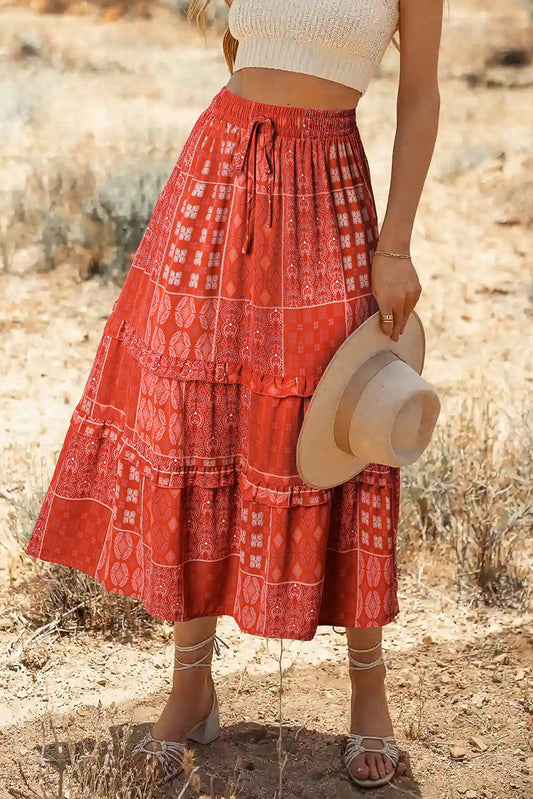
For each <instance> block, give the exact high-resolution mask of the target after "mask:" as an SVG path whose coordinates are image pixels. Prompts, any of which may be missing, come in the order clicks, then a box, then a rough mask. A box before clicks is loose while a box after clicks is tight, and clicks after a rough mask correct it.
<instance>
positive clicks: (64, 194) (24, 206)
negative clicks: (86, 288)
mask: <svg viewBox="0 0 533 799" xmlns="http://www.w3.org/2000/svg"><path fill="white" fill-rule="evenodd" d="M147 158H149V159H150V160H149V163H148V162H147V164H146V166H145V167H139V166H138V165H136V166H134V165H129V164H127V163H124V162H122V161H121V162H120V170H117V172H116V173H115V174H113V175H107V176H104V177H102V178H98V177H97V176H96V174H95V172H94V171H93V170H92V168H91V167H90V166H86V167H84V168H80V169H77V168H76V167H74V168H73V167H72V165H71V164H70V163H69V164H68V165H66V164H65V163H63V162H62V161H59V160H57V161H56V162H53V161H51V162H49V165H50V171H49V172H48V174H47V175H42V174H41V173H40V172H38V171H37V170H36V169H35V168H34V169H33V171H32V172H31V174H30V175H29V176H28V178H27V180H26V183H25V187H24V189H23V190H18V191H16V192H15V193H14V196H13V198H12V203H11V212H10V216H9V218H8V220H7V222H6V225H5V230H4V231H2V232H0V250H1V252H2V254H3V259H4V268H5V270H6V271H8V272H9V270H10V264H11V260H12V257H14V254H15V252H16V251H17V250H18V249H20V248H23V247H25V246H29V245H30V244H31V245H33V246H34V247H36V248H37V253H38V255H37V258H36V260H35V262H34V264H33V268H35V269H37V270H38V271H49V270H51V269H53V268H54V267H56V266H58V265H59V264H61V263H63V262H66V261H68V262H70V263H71V264H72V267H73V269H76V270H77V272H78V274H79V276H80V277H81V278H82V279H88V278H90V277H91V276H93V275H101V276H103V277H105V278H106V279H108V278H110V279H112V280H114V281H116V282H117V284H122V282H123V280H124V276H125V274H126V272H127V271H128V269H129V266H130V264H131V259H132V257H133V255H134V253H135V251H136V249H137V247H138V245H139V243H140V240H141V238H142V236H143V233H144V231H145V229H146V227H147V225H148V222H149V221H150V216H151V214H152V212H153V208H154V206H155V204H156V201H157V199H158V197H159V195H160V193H161V189H162V188H163V186H164V184H165V181H166V180H168V177H169V175H170V173H171V171H172V168H173V166H174V159H173V156H172V155H168V156H166V155H165V154H164V153H163V154H161V153H158V156H157V158H156V159H155V160H154V158H153V156H152V155H148V153H147Z"/></svg>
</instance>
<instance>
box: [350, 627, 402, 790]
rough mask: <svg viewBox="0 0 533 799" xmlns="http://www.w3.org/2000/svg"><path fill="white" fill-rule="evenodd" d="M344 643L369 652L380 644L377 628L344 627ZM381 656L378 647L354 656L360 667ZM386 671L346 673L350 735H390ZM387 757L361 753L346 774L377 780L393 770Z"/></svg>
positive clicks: (375, 744)
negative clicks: (348, 679) (349, 692)
mask: <svg viewBox="0 0 533 799" xmlns="http://www.w3.org/2000/svg"><path fill="white" fill-rule="evenodd" d="M346 637H347V643H348V645H349V646H351V647H354V648H355V649H369V648H370V647H372V646H375V644H377V643H381V640H382V628H381V627H347V628H346ZM380 654H381V646H376V648H375V649H372V650H371V651H370V652H355V653H353V657H354V658H355V659H356V660H358V661H359V662H360V663H371V662H372V661H374V660H376V659H377V658H378V657H379V655H380ZM385 674H386V667H385V664H384V663H380V664H378V665H377V666H373V667H372V668H369V669H350V680H351V683H352V697H351V716H350V732H355V733H358V734H359V735H363V736H364V735H394V730H393V727H392V720H391V717H390V714H389V709H388V706H387V696H386V691H385ZM362 744H363V746H369V747H372V748H375V749H379V748H380V747H381V741H379V740H376V739H375V738H367V739H365V738H363V740H362ZM393 768H394V767H393V765H392V763H391V761H390V758H388V757H386V756H385V757H382V755H380V754H378V753H377V752H366V753H364V752H363V753H361V754H359V755H357V757H355V758H354V759H353V760H352V762H351V763H350V767H349V769H350V772H351V773H352V774H353V776H354V777H358V778H359V779H374V780H375V779H378V777H383V776H385V774H388V773H389V772H390V771H392V770H393Z"/></svg>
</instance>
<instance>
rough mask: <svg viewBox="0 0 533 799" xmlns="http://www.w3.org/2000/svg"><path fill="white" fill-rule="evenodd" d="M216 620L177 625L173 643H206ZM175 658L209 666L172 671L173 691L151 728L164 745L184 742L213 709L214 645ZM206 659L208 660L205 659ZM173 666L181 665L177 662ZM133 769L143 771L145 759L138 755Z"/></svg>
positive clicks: (207, 644)
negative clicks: (212, 669)
mask: <svg viewBox="0 0 533 799" xmlns="http://www.w3.org/2000/svg"><path fill="white" fill-rule="evenodd" d="M217 620H218V617H217V616H206V617H203V618H199V619H192V620H191V621H179V622H175V623H174V642H175V644H178V645H179V646H191V645H193V644H198V643H199V642H200V641H204V640H205V639H206V638H208V637H209V636H211V635H212V634H213V633H214V632H215V631H216V626H217ZM175 654H176V655H177V657H178V658H179V660H180V661H181V663H182V664H185V663H193V662H194V661H196V660H199V661H200V663H206V664H208V665H207V666H201V665H198V666H193V667H192V668H189V669H187V668H178V669H175V670H174V671H173V680H172V688H171V690H170V694H169V696H168V699H167V702H166V705H165V707H164V708H163V711H162V713H161V715H160V717H159V719H158V720H157V721H156V723H155V724H154V725H153V727H152V728H151V733H152V735H153V736H154V737H155V738H158V739H159V740H162V741H182V742H185V741H186V739H187V735H188V734H189V732H190V731H191V729H192V728H193V727H194V726H195V725H196V724H197V723H198V722H199V721H201V720H202V719H204V718H206V716H207V715H208V714H209V711H210V710H211V707H212V701H213V690H214V684H213V678H212V674H211V660H212V656H213V641H212V640H211V641H208V642H207V643H206V644H205V645H203V646H201V647H199V648H198V649H193V650H191V651H189V652H178V651H176V652H175ZM203 655H205V657H202V656H203ZM174 665H179V664H178V662H177V661H175V664H173V666H174ZM132 762H133V765H134V767H136V768H138V769H140V770H141V771H142V770H143V768H144V755H142V754H140V753H135V754H134V755H133V757H132Z"/></svg>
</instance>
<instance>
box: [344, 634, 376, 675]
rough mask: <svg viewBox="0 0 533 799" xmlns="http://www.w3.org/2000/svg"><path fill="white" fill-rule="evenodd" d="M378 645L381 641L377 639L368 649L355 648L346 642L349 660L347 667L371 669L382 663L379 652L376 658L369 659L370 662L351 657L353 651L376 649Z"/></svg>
mask: <svg viewBox="0 0 533 799" xmlns="http://www.w3.org/2000/svg"><path fill="white" fill-rule="evenodd" d="M378 646H381V641H378V643H377V644H375V645H374V646H370V647H369V648H368V649H355V648H354V647H353V646H350V645H349V644H348V659H349V661H350V666H349V669H360V670H364V669H371V668H373V667H374V666H379V665H380V664H381V663H383V662H384V661H383V655H382V654H381V653H380V655H379V657H378V658H376V660H372V661H370V663H365V662H364V661H360V660H356V659H355V658H354V657H353V654H352V653H353V652H371V651H372V650H373V649H377V647H378Z"/></svg>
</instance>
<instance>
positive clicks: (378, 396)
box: [296, 311, 440, 488]
mask: <svg viewBox="0 0 533 799" xmlns="http://www.w3.org/2000/svg"><path fill="white" fill-rule="evenodd" d="M425 349H426V339H425V334H424V328H423V327H422V322H421V320H420V317H419V316H418V314H417V313H416V311H411V313H410V314H409V317H408V320H407V323H406V325H405V329H404V331H403V333H402V334H401V335H400V337H399V339H398V341H394V340H393V339H392V338H391V337H390V336H389V335H388V334H386V333H384V332H383V330H382V329H381V326H380V320H379V311H377V312H376V313H374V314H373V315H372V316H370V317H369V318H368V319H366V320H365V321H364V322H363V323H362V324H361V325H359V326H358V327H357V328H356V329H355V330H354V331H353V333H351V334H350V335H349V336H348V338H347V339H346V340H345V341H343V343H342V344H341V345H340V347H339V348H338V349H337V351H336V352H335V354H334V355H333V357H332V358H331V360H330V362H329V363H328V365H327V367H326V369H325V371H324V373H323V374H322V376H321V378H320V381H319V383H318V384H317V386H316V388H315V390H314V392H313V395H312V397H311V400H310V403H309V405H308V407H307V411H306V413H305V415H304V419H303V423H302V427H301V429H300V433H299V436H298V442H297V445H296V463H297V468H298V472H299V474H300V477H301V478H302V480H303V481H304V482H305V483H307V485H309V486H311V487H314V488H331V487H332V486H336V485H339V484H340V483H344V482H345V481H346V480H349V479H350V478H351V477H353V476H354V475H356V474H357V473H358V472H360V471H362V469H364V468H365V466H368V464H369V463H378V464H384V465H388V466H405V465H406V464H408V463H413V462H414V461H415V460H416V459H417V458H418V457H419V456H420V455H421V454H422V452H423V451H424V450H425V448H426V447H427V445H428V444H429V441H430V439H431V435H432V433H433V428H434V427H435V423H436V421H437V418H438V415H439V412H440V400H439V397H438V395H437V393H436V391H435V389H434V388H433V386H431V385H430V384H429V383H427V382H426V381H425V380H424V378H423V377H421V374H420V373H421V372H422V367H423V365H424V356H425Z"/></svg>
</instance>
